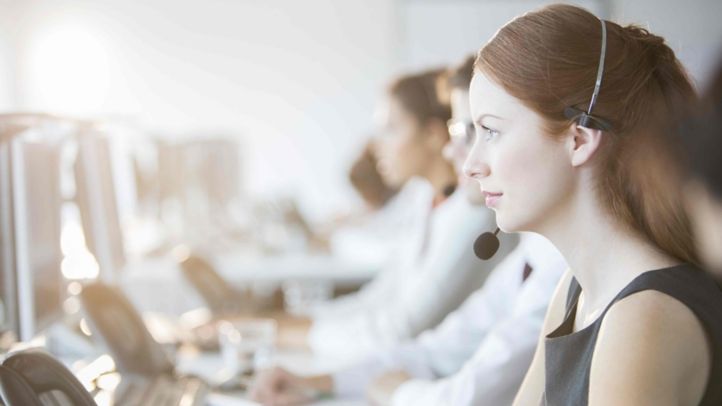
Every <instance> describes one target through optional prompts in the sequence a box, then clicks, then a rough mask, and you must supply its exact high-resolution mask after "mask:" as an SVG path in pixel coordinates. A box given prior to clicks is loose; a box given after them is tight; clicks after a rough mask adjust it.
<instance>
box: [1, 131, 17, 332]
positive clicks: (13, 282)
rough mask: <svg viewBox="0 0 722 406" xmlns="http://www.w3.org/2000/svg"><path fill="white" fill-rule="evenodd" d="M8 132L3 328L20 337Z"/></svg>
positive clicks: (3, 178)
mask: <svg viewBox="0 0 722 406" xmlns="http://www.w3.org/2000/svg"><path fill="white" fill-rule="evenodd" d="M0 130H1V129H0ZM6 136H7V134H0V137H2V139H0V301H1V302H2V311H1V312H0V318H1V320H0V332H2V334H5V333H7V332H12V333H13V334H14V335H15V337H19V336H20V330H19V322H18V319H19V317H20V315H19V313H18V311H19V306H18V295H17V293H18V292H17V276H16V266H15V236H14V232H13V230H14V226H13V199H12V178H11V172H10V142H9V141H8V138H7V137H6Z"/></svg>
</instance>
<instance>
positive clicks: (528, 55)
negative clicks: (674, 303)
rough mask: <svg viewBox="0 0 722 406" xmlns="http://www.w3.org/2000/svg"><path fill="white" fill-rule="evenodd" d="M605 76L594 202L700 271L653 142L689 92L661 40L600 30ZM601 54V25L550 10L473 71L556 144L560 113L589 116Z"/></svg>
mask: <svg viewBox="0 0 722 406" xmlns="http://www.w3.org/2000/svg"><path fill="white" fill-rule="evenodd" d="M605 24H606V28H607V49H606V61H605V66H604V76H603V79H602V85H601V89H600V91H599V96H598V98H597V101H596V104H595V106H594V110H593V112H592V114H593V115H595V116H598V117H601V118H603V119H605V120H607V121H608V122H609V123H611V126H612V128H611V130H609V131H605V134H604V136H603V139H602V143H601V146H600V149H599V151H598V153H597V156H596V157H595V158H594V159H595V165H596V166H595V170H597V172H598V176H597V185H596V186H597V193H598V197H599V199H600V201H601V202H603V203H604V204H605V206H606V207H607V208H608V209H609V210H610V211H611V213H612V215H613V216H614V217H615V218H617V219H619V220H621V223H622V224H625V225H627V226H629V227H630V228H631V229H632V230H634V231H636V232H638V233H641V234H642V235H643V236H645V237H646V238H647V239H649V240H650V241H651V242H653V243H654V244H655V245H656V246H657V247H659V248H660V249H661V250H662V251H664V252H666V253H668V254H670V255H672V256H674V257H676V258H678V259H680V260H682V261H685V262H690V263H695V264H696V263H698V261H697V256H696V253H695V250H694V244H693V239H692V232H691V230H690V226H689V221H688V219H687V217H686V215H685V212H684V210H683V205H682V202H681V199H680V189H675V188H676V187H677V184H678V183H677V182H676V179H672V176H673V175H672V174H670V173H669V171H666V172H665V171H664V168H663V165H664V164H665V161H666V162H667V163H669V162H670V161H669V160H667V159H672V158H671V156H672V154H671V153H670V151H668V150H667V149H666V148H667V146H668V144H666V143H664V142H663V141H662V140H661V139H660V136H662V135H663V133H664V131H666V130H667V128H669V127H670V126H674V125H675V123H676V120H677V118H678V117H677V114H676V113H677V112H682V111H684V110H685V109H686V106H688V105H690V103H692V102H693V101H694V98H695V93H694V89H693V87H692V85H691V83H690V81H689V79H688V77H687V74H686V73H685V70H684V69H683V68H682V65H681V64H680V62H679V61H678V60H677V58H676V57H675V55H674V52H673V51H672V49H670V48H669V46H667V44H665V42H664V39H663V38H661V37H659V36H657V35H654V34H651V33H650V32H649V31H647V30H646V29H644V28H641V27H638V26H635V25H629V26H625V27H622V26H620V25H619V24H616V23H614V22H610V21H606V22H605ZM601 44H602V27H601V22H600V20H599V19H598V18H597V17H596V16H594V15H593V14H591V13H589V12H588V11H586V10H584V9H582V8H579V7H575V6H570V5H562V4H556V5H551V6H547V7H544V8H542V9H539V10H537V11H534V12H530V13H527V14H524V15H522V16H520V17H517V18H516V19H514V20H512V21H511V22H509V23H508V24H506V25H505V26H504V27H502V28H501V29H500V30H499V31H498V32H497V34H496V35H495V36H494V38H492V39H491V41H490V42H489V43H488V44H487V45H485V46H484V47H483V48H482V49H481V51H480V52H479V55H478V57H477V60H476V64H475V66H476V68H477V69H478V70H479V71H481V72H482V73H483V74H485V75H486V76H487V77H488V78H489V79H491V80H493V81H495V82H496V83H498V84H499V85H501V86H502V87H503V88H504V89H505V90H506V91H507V92H508V93H509V94H510V95H512V96H514V97H516V98H517V99H519V100H521V102H522V103H524V104H525V105H526V106H527V107H529V108H530V109H532V110H533V111H535V112H536V113H537V114H539V115H540V116H541V117H542V118H543V120H544V127H545V128H544V131H545V132H547V133H548V134H549V135H550V136H556V137H559V136H561V135H562V134H563V133H565V132H566V131H567V130H568V129H569V128H570V126H571V125H572V124H573V122H572V121H571V120H569V119H568V118H566V117H565V115H564V109H565V108H566V107H570V106H572V107H576V108H578V109H581V110H584V111H586V110H587V108H588V105H589V102H590V99H591V96H592V92H593V90H594V84H595V80H596V76H597V68H598V65H599V60H600V51H601Z"/></svg>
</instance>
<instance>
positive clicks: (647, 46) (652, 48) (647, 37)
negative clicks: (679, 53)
mask: <svg viewBox="0 0 722 406" xmlns="http://www.w3.org/2000/svg"><path fill="white" fill-rule="evenodd" d="M622 34H623V36H624V39H625V40H626V41H627V42H628V43H630V45H632V46H633V47H634V48H638V51H639V52H642V53H643V54H645V55H646V56H647V57H649V58H650V59H651V60H652V61H653V62H655V63H656V64H659V63H662V62H672V63H674V62H675V61H676V57H675V56H674V51H672V48H670V47H669V46H668V45H667V43H666V42H665V41H664V38H662V37H660V36H659V35H654V34H652V33H650V32H649V30H647V29H646V28H642V27H640V26H638V25H635V24H630V25H627V26H624V27H622Z"/></svg>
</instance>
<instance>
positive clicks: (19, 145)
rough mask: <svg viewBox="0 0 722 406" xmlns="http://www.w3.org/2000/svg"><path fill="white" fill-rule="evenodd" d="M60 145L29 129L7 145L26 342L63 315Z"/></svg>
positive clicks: (22, 335)
mask: <svg viewBox="0 0 722 406" xmlns="http://www.w3.org/2000/svg"><path fill="white" fill-rule="evenodd" d="M60 151H61V143H60V141H52V140H47V139H43V137H42V136H41V134H39V133H38V132H37V131H35V130H29V131H27V132H25V133H23V134H21V135H19V136H17V137H15V138H13V139H12V140H10V145H9V151H8V152H9V154H8V155H9V158H10V159H9V162H10V179H11V181H10V187H11V191H10V195H11V196H12V218H13V224H12V225H13V233H12V234H13V238H14V262H15V271H16V272H15V276H16V284H15V285H16V288H17V295H18V301H17V302H18V304H19V306H18V307H19V312H18V322H19V333H20V334H19V337H20V339H21V340H28V339H30V338H32V337H33V336H35V335H36V334H37V333H39V332H40V331H42V330H43V329H45V328H46V327H47V326H49V325H50V324H51V323H53V322H55V321H56V320H59V319H60V318H62V316H63V309H62V302H63V300H64V299H65V292H66V289H65V283H64V279H63V276H62V272H61V268H60V265H61V262H62V259H63V254H62V251H61V247H60V225H61V214H60V210H61V195H60Z"/></svg>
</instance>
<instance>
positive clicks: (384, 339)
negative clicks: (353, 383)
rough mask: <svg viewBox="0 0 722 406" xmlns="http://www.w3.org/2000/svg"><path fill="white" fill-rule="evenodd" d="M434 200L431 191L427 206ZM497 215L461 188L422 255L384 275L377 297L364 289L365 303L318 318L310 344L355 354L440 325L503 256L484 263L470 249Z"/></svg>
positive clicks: (432, 228) (440, 212) (437, 215)
mask: <svg viewBox="0 0 722 406" xmlns="http://www.w3.org/2000/svg"><path fill="white" fill-rule="evenodd" d="M431 200H432V195H431V194H429V200H428V201H427V202H428V207H429V210H431ZM493 217H494V215H493V212H492V211H491V210H489V209H487V208H485V207H480V206H473V205H471V204H470V203H469V202H468V200H467V198H466V196H465V194H464V193H463V191H460V192H457V193H454V194H453V195H452V196H450V197H449V198H448V199H447V200H446V201H445V202H444V203H442V204H441V205H439V206H438V207H437V208H436V209H434V210H433V213H432V215H431V216H429V218H430V222H429V223H428V225H427V227H426V228H425V229H426V233H425V235H427V236H428V241H426V243H425V247H426V248H425V249H422V248H421V247H420V246H418V245H417V246H416V249H417V250H418V252H423V255H420V256H419V255H416V256H408V257H407V262H406V263H403V264H401V265H400V268H399V269H397V270H394V271H393V272H391V273H389V274H387V275H382V276H381V278H384V277H387V279H386V280H381V279H380V280H381V281H382V282H383V286H382V287H379V286H375V287H374V288H375V290H374V295H373V296H371V295H367V296H364V293H365V292H362V294H361V297H362V298H364V299H366V301H365V302H364V303H363V305H362V306H360V307H357V308H356V309H353V310H352V311H347V312H336V313H335V314H330V315H329V314H328V313H326V314H325V315H319V316H317V317H315V318H314V322H313V325H312V327H311V330H310V332H309V345H310V346H311V348H312V349H313V350H314V352H315V353H317V354H321V355H333V356H335V357H342V358H356V357H360V356H365V355H368V354H372V353H377V352H379V351H382V350H384V349H388V348H391V347H393V346H396V345H398V344H399V343H401V342H404V341H407V340H409V339H411V338H413V337H415V336H417V335H418V334H420V333H421V332H423V331H425V330H427V329H429V328H432V327H434V326H436V325H437V324H438V323H439V322H441V321H442V320H443V319H444V317H446V315H447V314H448V313H449V312H451V311H452V310H454V309H456V308H457V307H458V306H459V305H460V304H461V303H462V302H463V301H464V300H465V299H466V297H468V295H469V294H470V293H471V292H473V291H474V290H476V289H477V288H478V287H479V286H481V284H482V282H483V279H484V278H485V277H486V275H488V271H489V270H491V269H493V267H494V266H495V265H496V264H497V262H498V261H499V260H500V259H497V258H503V255H504V254H505V252H501V253H500V254H501V255H499V256H498V257H495V258H493V259H492V260H489V261H482V260H480V259H478V258H476V256H475V255H474V253H473V249H472V246H473V242H474V240H475V239H476V238H477V237H478V235H479V234H480V233H482V232H484V231H489V230H494V228H495V223H494V218H493ZM502 238H503V239H504V240H505V243H504V244H503V245H502V251H504V250H505V251H506V252H508V251H509V250H510V249H511V248H512V246H513V245H514V242H513V241H514V237H511V236H503V237H502ZM422 240H423V239H422ZM422 245H423V243H422ZM375 282H376V281H374V283H375ZM369 298H370V299H371V300H368V299H369Z"/></svg>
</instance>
